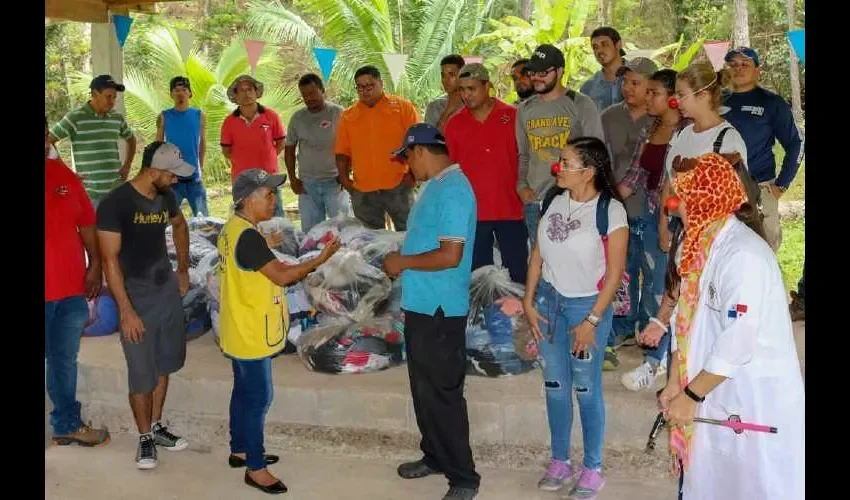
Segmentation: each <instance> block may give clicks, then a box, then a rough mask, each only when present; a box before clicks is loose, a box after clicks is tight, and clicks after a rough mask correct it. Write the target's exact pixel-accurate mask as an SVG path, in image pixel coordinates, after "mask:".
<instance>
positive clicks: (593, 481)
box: [570, 467, 605, 500]
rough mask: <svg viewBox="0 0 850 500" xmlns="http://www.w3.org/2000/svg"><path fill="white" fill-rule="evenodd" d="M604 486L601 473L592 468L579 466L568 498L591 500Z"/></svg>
mask: <svg viewBox="0 0 850 500" xmlns="http://www.w3.org/2000/svg"><path fill="white" fill-rule="evenodd" d="M603 486H605V478H603V477H602V473H600V472H598V471H595V470H593V469H586V468H584V467H582V468H581V475H580V476H579V478H578V483H576V485H575V488H573V490H572V491H571V492H570V498H574V499H577V500H593V499H594V498H596V495H598V494H599V492H600V491H601V490H602V487H603Z"/></svg>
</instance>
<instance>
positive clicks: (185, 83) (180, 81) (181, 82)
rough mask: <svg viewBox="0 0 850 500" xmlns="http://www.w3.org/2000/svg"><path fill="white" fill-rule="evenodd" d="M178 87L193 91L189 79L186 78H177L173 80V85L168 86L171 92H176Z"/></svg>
mask: <svg viewBox="0 0 850 500" xmlns="http://www.w3.org/2000/svg"><path fill="white" fill-rule="evenodd" d="M177 87H186V90H188V91H190V92H191V91H192V86H191V85H190V84H189V79H188V78H186V77H185V76H175V77H174V78H172V79H171V83H169V84H168V89H169V90H174V89H175V88H177Z"/></svg>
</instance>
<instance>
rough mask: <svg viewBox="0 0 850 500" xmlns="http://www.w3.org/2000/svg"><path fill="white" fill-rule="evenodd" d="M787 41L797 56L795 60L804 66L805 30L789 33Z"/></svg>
mask: <svg viewBox="0 0 850 500" xmlns="http://www.w3.org/2000/svg"><path fill="white" fill-rule="evenodd" d="M788 41H789V42H791V48H792V49H794V53H795V54H797V59H799V60H800V62H801V63H803V64H806V30H805V29H802V30H794V31H789V32H788Z"/></svg>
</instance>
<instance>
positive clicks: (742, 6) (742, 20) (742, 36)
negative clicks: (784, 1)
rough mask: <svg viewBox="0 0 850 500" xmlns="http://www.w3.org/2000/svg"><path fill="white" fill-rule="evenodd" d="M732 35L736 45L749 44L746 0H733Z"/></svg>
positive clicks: (746, 45) (748, 18) (747, 45)
mask: <svg viewBox="0 0 850 500" xmlns="http://www.w3.org/2000/svg"><path fill="white" fill-rule="evenodd" d="M791 1H793V0H791ZM733 36H734V39H735V46H736V47H749V46H750V16H749V13H748V12H747V0H735V30H734V33H733Z"/></svg>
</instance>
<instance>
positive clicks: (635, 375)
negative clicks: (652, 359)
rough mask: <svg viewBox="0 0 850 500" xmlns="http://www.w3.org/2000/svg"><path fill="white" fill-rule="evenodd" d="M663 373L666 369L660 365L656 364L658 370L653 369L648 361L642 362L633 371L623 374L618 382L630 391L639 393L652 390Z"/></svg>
mask: <svg viewBox="0 0 850 500" xmlns="http://www.w3.org/2000/svg"><path fill="white" fill-rule="evenodd" d="M665 373H667V368H666V367H665V366H664V365H663V364H662V363H659V364H658V368H656V369H653V368H652V365H651V364H650V363H649V361H644V362H643V364H641V365H640V366H638V367H637V368H635V369H634V370H632V371H629V372H626V373H624V374H623V377H622V378H620V382H622V383H623V385H624V386H625V387H626V389H628V390H630V391H641V390H643V389H648V388H652V386H653V384H655V381H656V380H657V379H658V377H660V376H662V375H664V374H665Z"/></svg>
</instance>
